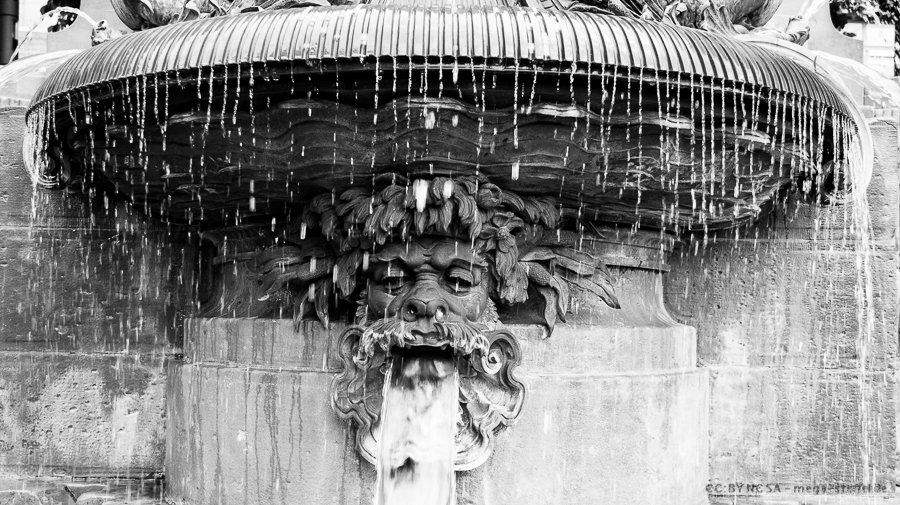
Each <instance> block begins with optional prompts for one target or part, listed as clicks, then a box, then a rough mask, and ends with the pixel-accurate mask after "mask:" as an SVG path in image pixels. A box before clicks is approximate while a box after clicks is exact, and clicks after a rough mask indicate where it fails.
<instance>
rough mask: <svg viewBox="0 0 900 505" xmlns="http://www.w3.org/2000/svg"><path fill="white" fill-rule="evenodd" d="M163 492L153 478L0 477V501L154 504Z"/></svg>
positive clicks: (6, 504) (10, 504)
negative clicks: (74, 478)
mask: <svg viewBox="0 0 900 505" xmlns="http://www.w3.org/2000/svg"><path fill="white" fill-rule="evenodd" d="M162 496H163V482H162V480H156V479H116V478H112V479H108V478H91V479H80V480H73V479H71V478H67V479H53V478H33V479H0V505H126V504H127V505H156V504H163V503H165V502H164V501H163V499H162Z"/></svg>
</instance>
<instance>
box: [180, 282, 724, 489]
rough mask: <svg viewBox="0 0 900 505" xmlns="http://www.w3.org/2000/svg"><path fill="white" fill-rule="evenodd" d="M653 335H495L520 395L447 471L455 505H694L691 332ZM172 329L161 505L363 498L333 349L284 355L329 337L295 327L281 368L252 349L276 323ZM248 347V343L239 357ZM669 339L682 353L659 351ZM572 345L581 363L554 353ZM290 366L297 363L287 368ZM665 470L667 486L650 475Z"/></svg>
mask: <svg viewBox="0 0 900 505" xmlns="http://www.w3.org/2000/svg"><path fill="white" fill-rule="evenodd" d="M645 275H649V274H645ZM647 313H648V314H650V313H653V311H648V312H647ZM658 323H659V324H658V325H657V326H654V325H653V324H648V325H647V326H646V327H637V328H623V327H618V326H616V325H613V327H611V328H610V327H604V326H602V325H595V326H591V327H588V326H580V325H572V324H566V325H560V326H559V327H558V329H559V330H560V331H559V332H558V333H556V334H554V336H553V337H551V338H549V339H541V338H540V331H539V329H538V328H537V327H535V326H521V325H512V326H510V327H509V329H510V330H511V331H512V332H513V334H514V335H516V337H517V340H519V342H520V345H521V346H522V347H523V349H527V351H525V352H523V357H524V360H523V363H522V364H521V366H520V367H519V368H518V369H517V370H516V377H517V378H518V379H519V380H521V381H523V382H524V383H525V384H526V386H527V390H528V391H529V396H528V398H527V400H526V408H524V409H523V411H522V414H521V416H520V418H519V419H518V421H517V422H516V424H515V426H513V427H512V428H509V429H506V430H503V431H501V432H500V434H499V435H498V439H497V443H496V444H495V446H494V455H493V456H492V457H491V459H490V460H489V461H488V462H487V463H486V464H485V465H483V466H481V467H479V468H477V469H476V470H473V471H470V472H463V473H460V474H459V479H458V483H457V490H458V494H459V497H460V503H463V504H489V503H526V504H527V503H535V504H537V503H542V504H543V503H600V502H602V503H613V504H616V503H621V504H632V503H635V502H636V501H637V502H641V501H643V502H645V503H651V502H654V501H655V500H658V499H659V498H660V497H667V498H671V499H672V500H674V501H672V503H686V504H691V503H698V504H699V503H703V502H704V501H705V499H706V495H705V491H704V489H703V488H704V486H705V485H706V477H705V476H706V471H707V470H706V469H707V457H706V448H707V435H706V433H707V414H706V413H707V411H708V403H707V401H706V391H707V384H708V377H707V374H706V372H705V371H703V370H697V369H696V368H695V367H694V366H695V360H694V359H693V357H694V356H695V354H694V353H693V349H692V346H691V344H692V343H693V342H694V332H693V330H692V329H691V328H688V327H685V326H681V325H677V324H674V323H673V322H671V321H670V322H669V323H668V325H665V324H662V320H659V321H658ZM312 324H314V325H317V324H318V323H312ZM282 327H283V328H282ZM187 328H188V340H193V338H194V337H197V340H198V343H199V345H198V346H197V347H196V348H194V349H195V353H194V354H193V356H194V362H193V363H191V364H178V363H175V362H173V363H172V364H171V365H170V368H169V373H170V377H171V378H172V381H171V382H170V386H169V388H170V389H169V394H168V397H169V404H168V408H169V414H168V418H169V419H170V423H171V424H170V426H169V430H170V431H169V435H168V441H167V444H168V446H167V447H168V449H167V465H166V472H167V475H169V476H171V477H170V479H169V491H168V492H169V496H170V498H186V499H188V500H189V501H190V502H191V503H219V500H221V502H222V503H297V501H296V500H301V497H303V498H302V499H305V500H311V501H312V502H315V503H335V504H338V503H341V504H342V503H356V502H357V501H363V502H366V501H367V500H369V499H370V496H371V495H372V494H371V493H372V490H371V486H372V485H373V484H374V477H375V476H374V468H373V467H372V466H371V465H369V464H368V463H366V462H364V461H362V460H361V459H360V458H359V456H358V455H357V454H356V450H355V446H354V442H355V440H354V435H355V434H354V431H353V429H351V428H350V426H349V425H348V424H346V423H345V422H344V421H343V420H341V419H339V418H338V417H337V416H336V415H335V414H334V413H333V412H332V410H331V407H330V398H329V384H330V382H331V377H332V376H333V372H332V371H331V370H330V369H329V368H330V366H328V365H326V367H324V368H323V367H322V363H323V360H324V363H326V364H327V363H330V362H331V359H333V358H331V356H333V355H334V353H335V352H336V349H334V347H333V346H329V347H328V348H323V349H321V350H319V351H317V352H318V353H322V354H321V357H317V359H314V360H312V361H310V362H306V361H304V360H302V359H299V360H298V358H299V357H295V356H294V355H295V353H294V352H293V351H292V350H290V349H294V348H302V347H303V346H305V345H306V344H304V341H305V340H306V339H307V338H310V336H313V335H315V336H316V337H321V338H320V340H322V341H328V339H327V338H325V337H327V334H325V332H324V331H322V330H321V329H320V327H319V326H309V325H307V326H305V328H304V329H305V330H306V331H309V333H310V334H309V335H306V334H300V335H297V339H298V340H297V341H296V342H295V343H294V344H292V345H288V346H286V348H287V349H289V350H288V352H287V353H286V355H287V357H284V358H279V359H278V360H277V361H276V362H272V361H271V358H270V357H269V356H270V355H269V354H268V353H266V352H259V353H254V352H252V349H253V348H258V349H266V348H268V346H269V345H271V344H270V343H268V342H266V341H267V340H268V341H278V340H279V339H280V338H281V337H279V335H280V334H281V332H283V331H288V330H289V329H290V328H291V322H290V321H286V320H282V321H276V320H257V321H250V320H222V319H210V320H195V321H191V322H189V324H188V326H187ZM241 329H243V330H244V331H241ZM338 330H339V328H333V329H332V332H335V334H336V333H337V331H338ZM194 332H197V333H194ZM650 335H655V337H656V338H655V339H651V338H650ZM251 338H253V340H254V342H255V343H254V344H252V345H249V340H250V339H251ZM242 339H243V340H244V341H246V342H248V345H246V346H244V345H241V341H242ZM682 339H683V340H682ZM223 341H227V342H229V347H228V348H229V349H232V348H234V346H235V345H236V344H237V346H238V348H239V349H241V351H239V352H235V353H234V354H231V360H223V359H217V358H216V356H217V353H216V352H215V347H214V344H215V343H216V342H219V343H222V342H223ZM257 341H258V342H257ZM673 341H674V342H681V344H677V345H675V346H674V347H669V346H672V345H673V344H672V342H673ZM629 345H633V346H634V348H633V349H632V351H633V354H639V353H643V354H645V355H647V356H657V359H656V360H654V359H650V360H648V361H641V360H639V359H635V360H631V361H629V360H617V359H615V358H610V357H609V355H610V354H613V353H616V352H623V350H624V348H625V347H627V346H629ZM678 345H683V346H684V348H679V347H678ZM578 347H580V348H582V349H583V354H580V355H579V354H577V353H571V354H570V353H569V352H568V351H569V350H572V349H575V348H578ZM188 348H189V349H191V348H192V347H191V346H189V347H188ZM654 349H655V351H654ZM207 352H209V354H206V353H207ZM670 352H671V353H672V355H671V356H670V355H668V354H667V353H670ZM662 355H666V356H667V357H666V358H665V359H663V358H661V357H660V356H662ZM207 357H208V358H209V359H210V361H209V362H206V361H204V360H205V359H207ZM595 357H596V358H598V359H596V360H594V359H593V358H595ZM291 359H294V360H298V361H297V363H298V364H296V365H295V366H290V360H291ZM243 360H247V361H243ZM585 361H586V362H587V364H585V363H584V362H585ZM250 363H252V365H251V366H249V367H248V365H249V364H250ZM266 363H277V365H275V366H272V365H268V364H266ZM590 364H594V365H595V368H593V369H590V368H589V367H590ZM628 367H633V368H631V369H630V370H628V369H627V368H628ZM664 474H666V475H669V474H671V475H670V476H674V477H673V478H668V477H667V478H665V479H663V478H660V477H661V475H664ZM328 476H330V477H328ZM536 476H540V478H536Z"/></svg>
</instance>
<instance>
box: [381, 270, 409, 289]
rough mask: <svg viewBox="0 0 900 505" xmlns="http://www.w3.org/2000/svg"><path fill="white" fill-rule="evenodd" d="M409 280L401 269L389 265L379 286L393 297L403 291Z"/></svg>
mask: <svg viewBox="0 0 900 505" xmlns="http://www.w3.org/2000/svg"><path fill="white" fill-rule="evenodd" d="M409 280H410V277H409V276H408V275H407V274H406V272H405V271H404V270H403V269H402V268H397V267H395V266H393V265H391V266H388V269H387V271H385V273H384V277H383V278H382V279H381V285H382V286H384V290H385V291H387V292H388V294H391V295H393V294H397V293H398V292H400V291H401V290H403V288H405V287H406V285H407V284H408V283H409Z"/></svg>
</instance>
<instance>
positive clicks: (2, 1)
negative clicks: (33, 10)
mask: <svg viewBox="0 0 900 505" xmlns="http://www.w3.org/2000/svg"><path fill="white" fill-rule="evenodd" d="M18 27H19V0H0V65H6V64H7V63H9V59H10V57H12V54H13V51H15V50H16V45H17V44H18V40H17V39H16V30H18Z"/></svg>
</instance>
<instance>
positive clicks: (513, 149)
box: [25, 0, 870, 505]
mask: <svg viewBox="0 0 900 505" xmlns="http://www.w3.org/2000/svg"><path fill="white" fill-rule="evenodd" d="M776 3H777V2H771V1H762V2H732V3H730V4H728V5H725V6H724V7H723V8H721V9H712V8H711V7H710V6H709V5H706V4H703V3H700V2H698V3H696V4H685V3H671V4H659V3H657V2H648V3H647V4H646V5H630V3H628V2H625V3H621V2H609V3H608V4H602V5H594V4H593V3H588V4H585V3H579V2H557V1H550V2H538V1H533V2H532V1H528V2H524V3H521V4H520V3H516V2H511V1H509V2H507V1H502V0H483V1H481V2H462V3H457V2H428V3H425V4H420V3H415V2H406V1H403V0H397V1H393V2H392V1H387V0H383V1H372V2H369V3H360V4H347V5H327V4H326V3H324V2H289V3H288V4H284V5H282V4H283V2H282V3H278V4H276V5H274V6H271V5H269V3H264V4H259V5H257V4H253V5H249V4H243V3H235V4H233V5H232V6H229V7H227V8H226V7H222V6H220V5H219V4H215V3H203V4H202V5H200V4H196V3H195V2H189V4H188V6H186V7H184V8H182V7H181V6H179V5H175V4H172V3H166V2H158V3H157V4H141V5H139V6H135V5H133V4H132V3H130V2H125V1H122V2H116V6H117V12H119V14H120V17H122V19H123V21H125V22H126V24H128V25H129V26H130V27H131V28H133V29H135V30H139V32H138V33H134V34H129V35H125V36H122V37H119V38H115V39H114V40H110V41H108V42H104V43H102V44H100V45H98V46H96V47H94V48H92V49H91V50H89V51H86V52H84V53H81V54H79V55H76V56H74V57H72V58H71V59H69V60H68V61H66V62H65V63H63V64H62V65H61V66H60V67H59V68H58V69H57V70H56V71H55V72H54V74H53V75H51V76H50V77H49V78H48V79H47V80H46V81H45V83H44V84H43V86H42V87H41V88H40V90H39V91H38V92H37V94H36V95H35V97H34V99H33V101H32V105H31V107H30V108H29V110H28V115H27V126H28V133H27V136H26V146H25V156H26V163H27V165H28V167H29V170H30V172H31V173H32V176H33V178H34V180H35V181H36V182H37V183H39V184H42V185H45V186H53V187H66V188H67V189H68V190H69V191H70V192H72V193H78V192H84V193H86V194H88V195H94V194H96V192H97V191H108V192H114V193H116V194H118V195H120V197H121V198H124V199H125V200H127V202H128V203H129V205H130V208H131V209H132V210H133V212H135V213H140V214H143V215H145V216H146V217H147V218H148V219H150V220H154V221H158V220H161V221H164V222H167V223H177V224H181V225H185V226H188V227H189V228H190V229H191V230H195V231H196V233H197V234H198V235H199V238H200V240H201V241H202V245H201V246H200V253H199V259H198V264H199V275H198V278H199V281H198V285H197V287H196V293H197V299H196V302H197V305H196V307H195V310H194V314H193V318H192V319H191V320H190V321H189V322H188V323H187V324H186V330H185V334H186V335H185V343H184V346H185V350H184V351H185V358H184V360H183V361H180V362H176V363H174V364H172V365H170V366H169V369H168V373H167V376H168V395H167V409H168V426H167V447H166V474H167V493H168V497H169V499H171V500H173V501H178V500H181V501H184V502H186V503H298V502H316V503H335V504H339V503H357V502H359V501H368V500H372V499H373V498H372V497H374V502H375V503H378V504H382V505H389V504H400V503H410V502H415V503H434V504H449V503H457V502H458V503H548V502H564V503H592V502H597V503H600V502H602V503H644V502H647V503H662V502H665V503H679V504H680V503H685V504H687V503H697V504H700V503H706V501H707V495H706V491H705V487H706V484H707V471H708V470H707V465H708V454H707V452H708V447H707V444H708V440H707V429H708V427H707V415H708V411H709V407H708V382H709V379H708V376H707V372H706V371H705V370H704V369H701V368H698V367H697V354H696V352H697V351H696V334H695V331H694V329H693V328H692V327H689V326H686V325H683V324H679V323H678V322H676V321H675V320H674V319H673V318H672V317H671V316H670V314H669V313H668V312H667V310H666V308H665V306H664V304H663V300H662V275H663V273H664V272H666V271H667V270H668V268H669V267H668V266H667V264H666V262H667V258H668V254H669V252H670V251H671V249H672V247H673V245H674V243H675V241H676V240H679V239H680V238H681V237H683V236H685V235H686V234H690V233H701V234H703V233H709V232H710V231H711V230H712V231H714V230H721V229H737V228H738V227H740V226H743V225H746V224H747V223H752V221H753V220H754V219H756V218H757V217H759V216H760V215H761V213H763V212H765V211H766V210H768V209H771V208H773V207H776V206H778V205H781V204H782V200H783V198H784V195H785V194H786V192H787V191H788V190H791V189H795V190H800V192H802V193H803V194H805V195H808V197H809V198H813V199H822V200H824V199H826V198H832V199H840V198H845V197H846V198H854V197H853V196H852V195H855V194H857V193H860V191H859V190H860V189H864V188H865V176H866V174H865V166H866V163H865V162H864V161H861V160H864V158H865V156H870V154H867V153H868V151H867V150H866V149H865V141H866V139H867V136H866V130H865V128H866V126H865V124H864V123H861V122H860V120H859V114H858V112H857V110H856V108H855V106H854V105H853V104H852V102H850V101H848V100H847V99H846V97H845V96H844V95H843V94H842V91H841V90H840V89H839V87H837V86H836V85H834V84H833V82H832V80H831V79H830V78H829V77H828V75H827V74H826V73H825V71H824V70H822V69H819V68H815V67H807V66H804V65H802V64H800V63H797V62H796V61H795V60H794V59H791V58H789V57H788V56H786V55H784V54H781V53H778V52H773V51H770V50H768V49H766V48H764V47H763V46H762V45H760V44H753V43H748V42H742V41H739V40H737V39H735V38H734V36H735V35H737V34H743V33H747V32H751V33H755V34H756V35H758V36H760V37H770V36H772V35H775V36H776V40H778V41H781V42H777V43H778V44H784V42H783V40H788V41H800V40H802V38H803V31H802V29H801V30H798V31H795V32H792V33H787V34H773V33H760V30H758V29H757V27H758V26H761V25H762V24H764V23H765V21H766V20H767V19H768V18H769V17H771V15H772V13H773V12H774V8H775V7H777V5H776ZM148 5H149V6H150V7H149V8H148ZM148 9H149V10H148ZM639 15H642V16H643V18H644V19H641V18H640V16H639ZM696 28H699V30H698V29H696ZM715 32H718V33H715ZM861 146H862V147H861ZM851 190H852V191H851ZM848 195H850V196H848ZM857 199H858V198H857ZM862 203H864V201H863V202H862ZM861 226H864V223H863V224H861ZM411 496H415V497H417V498H416V499H415V500H414V501H412V499H411V498H410V497H411Z"/></svg>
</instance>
